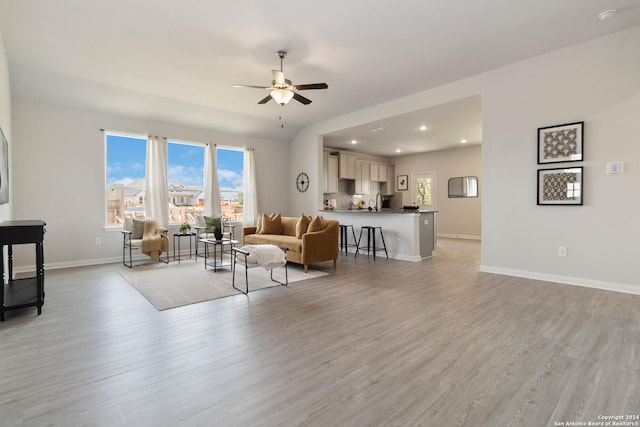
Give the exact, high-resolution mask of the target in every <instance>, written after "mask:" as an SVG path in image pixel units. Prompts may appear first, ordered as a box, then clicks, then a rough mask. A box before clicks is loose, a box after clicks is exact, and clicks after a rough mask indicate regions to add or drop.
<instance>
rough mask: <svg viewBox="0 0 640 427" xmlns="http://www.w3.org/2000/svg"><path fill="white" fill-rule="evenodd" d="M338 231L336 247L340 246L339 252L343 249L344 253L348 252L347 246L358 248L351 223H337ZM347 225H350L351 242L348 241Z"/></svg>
mask: <svg viewBox="0 0 640 427" xmlns="http://www.w3.org/2000/svg"><path fill="white" fill-rule="evenodd" d="M338 227H339V229H340V230H339V232H340V243H339V245H338V247H339V248H340V252H342V251H343V250H344V253H345V254H348V248H350V247H354V248H356V250H357V248H358V239H356V232H355V230H354V229H353V225H351V224H339V225H338ZM349 227H351V234H352V235H353V243H349V232H348V230H349Z"/></svg>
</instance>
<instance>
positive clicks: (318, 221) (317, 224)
mask: <svg viewBox="0 0 640 427" xmlns="http://www.w3.org/2000/svg"><path fill="white" fill-rule="evenodd" d="M326 227H327V223H326V222H324V218H322V217H321V216H320V215H318V216H317V217H315V218H313V220H311V223H309V228H307V233H312V232H314V231H322V230H324V229H325V228H326Z"/></svg>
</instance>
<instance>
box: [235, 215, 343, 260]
mask: <svg viewBox="0 0 640 427" xmlns="http://www.w3.org/2000/svg"><path fill="white" fill-rule="evenodd" d="M297 222H298V218H295V217H286V216H285V217H282V232H281V233H280V234H256V227H244V228H243V229H242V244H243V245H261V244H272V245H278V246H280V247H282V248H285V247H286V248H287V249H288V251H287V260H288V261H291V262H295V263H296V264H302V265H304V271H305V273H306V272H308V270H309V264H315V263H318V262H323V261H333V268H334V269H335V268H336V261H337V259H338V221H334V220H330V219H325V220H324V222H325V223H326V227H325V228H324V230H321V231H312V232H307V233H305V234H303V235H302V239H298V238H296V223H297Z"/></svg>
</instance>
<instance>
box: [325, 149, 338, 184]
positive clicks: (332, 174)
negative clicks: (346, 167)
mask: <svg viewBox="0 0 640 427" xmlns="http://www.w3.org/2000/svg"><path fill="white" fill-rule="evenodd" d="M338 163H339V162H338V158H337V157H334V156H328V158H327V180H326V183H327V187H326V190H325V192H327V193H337V192H338Z"/></svg>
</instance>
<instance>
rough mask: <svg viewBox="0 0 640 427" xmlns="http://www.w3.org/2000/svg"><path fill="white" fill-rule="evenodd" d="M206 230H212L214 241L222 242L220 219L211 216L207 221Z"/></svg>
mask: <svg viewBox="0 0 640 427" xmlns="http://www.w3.org/2000/svg"><path fill="white" fill-rule="evenodd" d="M207 228H210V229H211V230H213V235H214V236H215V238H216V240H222V217H219V216H212V217H211V218H209V219H208V220H207Z"/></svg>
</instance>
